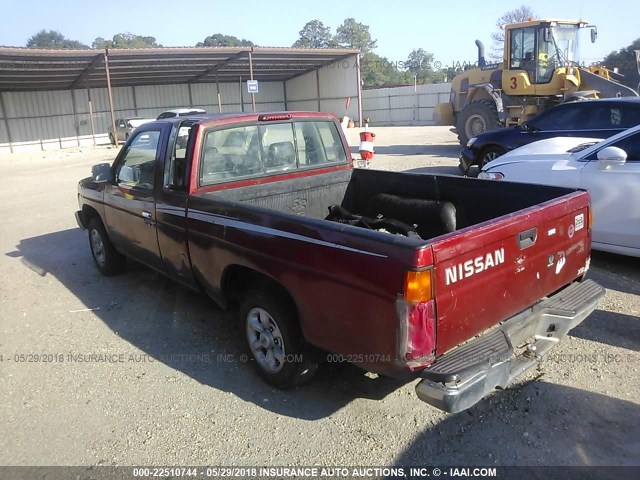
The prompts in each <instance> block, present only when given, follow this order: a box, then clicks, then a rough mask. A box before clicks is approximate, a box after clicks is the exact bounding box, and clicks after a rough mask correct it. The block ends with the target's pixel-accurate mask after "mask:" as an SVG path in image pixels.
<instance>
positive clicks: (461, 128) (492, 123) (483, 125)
mask: <svg viewBox="0 0 640 480" xmlns="http://www.w3.org/2000/svg"><path fill="white" fill-rule="evenodd" d="M501 126H502V125H501V124H500V121H499V119H498V111H497V110H496V105H495V103H493V102H492V101H490V100H478V101H476V102H471V103H470V104H469V105H467V106H466V107H465V108H464V110H462V112H461V113H460V115H458V121H457V125H456V131H457V132H458V140H459V141H460V145H462V146H466V145H467V142H468V141H469V139H470V138H472V137H476V136H478V135H480V134H481V133H484V132H488V131H490V130H495V129H496V128H500V127H501Z"/></svg>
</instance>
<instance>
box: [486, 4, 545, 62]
mask: <svg viewBox="0 0 640 480" xmlns="http://www.w3.org/2000/svg"><path fill="white" fill-rule="evenodd" d="M535 18H536V14H535V13H534V12H533V9H532V8H531V7H529V6H527V5H522V6H520V7H518V8H516V9H515V10H509V11H508V12H506V13H505V14H504V15H502V16H501V17H500V18H498V20H496V27H497V29H498V30H497V31H495V32H494V33H492V34H491V39H492V40H493V51H492V52H491V53H490V54H489V56H490V57H491V59H492V60H496V61H500V60H502V56H503V52H504V26H505V25H508V24H510V23H521V22H526V21H527V20H532V19H535Z"/></svg>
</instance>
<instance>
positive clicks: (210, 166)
mask: <svg viewBox="0 0 640 480" xmlns="http://www.w3.org/2000/svg"><path fill="white" fill-rule="evenodd" d="M200 165H201V168H200V184H201V185H209V184H212V183H216V182H219V181H221V180H226V179H229V178H235V177H246V176H251V175H257V174H260V173H263V172H264V168H263V165H262V156H261V152H260V140H259V136H258V127H257V126H255V125H251V126H248V127H235V128H227V129H224V130H213V131H209V132H207V133H206V135H205V139H204V147H203V149H202V160H201V164H200Z"/></svg>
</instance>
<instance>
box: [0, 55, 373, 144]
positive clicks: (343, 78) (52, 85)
mask: <svg viewBox="0 0 640 480" xmlns="http://www.w3.org/2000/svg"><path fill="white" fill-rule="evenodd" d="M358 54H359V51H358V50H347V49H292V48H265V47H194V48H147V49H111V50H36V49H26V48H0V145H2V144H6V143H8V146H9V149H10V151H13V147H12V145H13V144H14V143H15V140H16V139H15V138H12V123H13V124H14V129H15V130H21V129H24V128H28V127H22V124H20V123H19V122H17V120H24V118H25V117H24V115H25V113H24V112H22V113H21V108H20V106H19V104H20V102H21V100H23V99H27V97H25V96H24V94H26V93H27V92H40V93H42V92H50V93H48V94H45V97H46V96H47V95H48V96H49V97H50V98H54V97H56V92H61V91H71V95H70V102H68V101H67V99H66V97H65V99H64V100H61V102H62V103H65V104H66V103H70V105H66V106H64V107H61V110H60V111H63V112H67V113H63V114H61V115H73V117H74V125H75V130H76V137H78V138H79V137H80V135H79V127H78V121H77V118H78V115H79V113H78V107H77V105H76V104H77V103H78V98H79V97H78V95H76V94H75V93H74V91H78V90H86V92H87V95H88V104H89V116H90V117H91V119H92V118H93V113H92V112H91V91H92V90H93V91H95V90H97V89H106V91H107V94H108V105H109V108H108V111H109V113H110V117H111V118H110V122H109V124H110V126H111V127H112V128H113V126H114V125H113V124H114V121H115V110H116V109H115V108H114V98H113V93H112V92H113V90H114V89H115V90H117V89H121V90H122V88H123V87H130V89H131V93H130V94H127V98H128V100H126V101H125V102H124V103H125V107H123V108H121V109H120V110H121V111H131V112H132V113H135V114H136V115H137V114H138V111H139V110H142V111H145V112H149V113H150V112H151V111H153V110H154V108H152V107H150V106H149V105H148V102H147V104H145V106H144V107H140V106H139V105H138V103H139V102H137V100H136V92H138V96H140V95H141V94H145V93H148V92H146V90H145V89H147V90H148V87H151V86H157V88H162V87H161V86H166V87H170V86H174V87H176V88H179V90H180V92H181V96H180V98H181V99H182V102H183V103H188V104H189V105H188V106H197V105H198V104H199V103H202V102H199V101H198V100H202V98H201V97H202V96H203V95H202V88H203V86H207V85H208V86H214V88H215V90H213V91H211V90H210V89H208V88H209V87H206V88H207V89H208V90H207V93H206V95H205V97H206V99H207V105H208V106H209V107H210V108H211V107H213V108H216V107H217V110H218V111H221V110H222V108H223V103H222V99H221V97H222V96H221V89H222V90H224V88H222V87H223V86H225V85H226V86H227V88H226V90H227V91H229V88H228V85H229V84H235V85H238V86H239V88H240V91H239V95H240V102H239V103H238V102H236V103H234V105H235V106H236V107H237V106H238V105H239V106H240V108H241V109H242V110H244V108H245V101H244V92H243V89H242V87H241V86H242V84H243V82H245V81H246V80H250V79H251V80H258V81H259V82H260V84H261V85H263V84H265V85H272V86H273V85H275V84H278V85H279V84H281V85H282V87H279V86H278V88H277V89H276V90H277V91H278V92H277V93H274V94H273V95H275V96H274V97H273V98H274V101H273V102H271V103H268V102H265V103H268V104H269V105H275V106H284V109H285V110H293V109H311V108H309V107H311V106H312V105H313V103H316V105H315V108H313V109H317V110H321V109H322V107H323V101H324V104H325V107H326V106H327V105H329V106H333V107H335V106H336V101H338V100H340V101H341V102H342V101H343V100H344V99H348V100H347V107H346V108H345V109H349V107H348V105H349V103H350V100H351V98H352V97H354V99H355V100H356V101H357V107H356V108H357V110H356V111H355V112H354V113H355V114H356V115H357V118H358V119H360V118H362V115H361V86H360V64H359V55H358ZM324 72H326V73H327V74H328V75H329V76H326V75H325V73H324ZM321 75H325V80H324V82H322V83H321ZM136 87H138V90H136ZM140 89H142V90H140ZM300 89H303V90H306V91H305V93H304V95H302V96H300V93H299V90H300ZM165 90H166V89H165ZM272 90H273V89H272ZM288 90H292V91H293V90H296V91H298V93H297V94H296V93H295V92H294V93H293V94H291V92H288ZM308 90H315V91H313V92H310V91H308ZM321 90H324V91H325V93H324V96H323V94H322V92H321ZM333 91H335V92H336V94H335V96H331V95H333V93H331V92H333ZM212 93H213V95H212ZM288 93H289V95H288ZM237 94H238V90H237V88H234V94H233V95H235V96H236V97H237ZM354 94H355V95H354ZM273 95H272V96H273ZM196 96H198V97H199V98H195V97H196ZM212 96H213V97H215V98H214V101H209V100H211V97H212ZM228 96H229V95H227V97H228ZM276 97H281V98H278V99H277V101H276ZM314 97H315V98H314ZM234 98H235V97H234ZM314 100H316V102H313V101H314ZM46 101H47V99H46V98H45V99H43V100H42V102H45V103H46ZM176 102H178V100H176ZM312 102H313V103H312ZM7 103H11V105H7ZM23 103H26V100H24V102H23ZM120 103H122V102H120ZM143 103H144V102H143ZM174 103H175V102H174ZM227 103H228V102H227ZM251 104H252V108H253V110H254V111H255V110H256V101H255V95H253V94H252V95H251ZM176 106H178V105H176ZM179 106H187V105H179ZM9 107H11V108H9ZM156 107H157V108H156V110H157V109H158V108H161V106H156ZM300 107H306V108H300ZM38 109H39V110H41V111H43V112H44V111H48V110H47V108H46V106H45V105H41V106H39V107H37V108H35V109H31V110H38ZM334 109H337V108H334ZM351 111H353V109H351ZM36 113H37V112H36ZM27 114H28V115H31V113H30V111H29V112H27ZM20 115H22V117H21V116H20ZM352 116H354V115H352ZM29 118H31V117H29ZM33 118H35V117H33ZM13 120H16V121H15V122H12V121H13ZM92 122H93V120H92ZM66 130H68V128H67V129H66ZM92 130H93V125H92ZM92 135H93V137H94V139H95V132H94V131H92ZM23 137H24V135H23ZM22 139H24V138H22ZM5 140H6V141H5ZM41 143H42V140H41ZM78 143H79V141H78ZM62 145H63V142H62V140H60V146H61V147H62ZM43 148H44V147H43Z"/></svg>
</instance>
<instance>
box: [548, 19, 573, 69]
mask: <svg viewBox="0 0 640 480" xmlns="http://www.w3.org/2000/svg"><path fill="white" fill-rule="evenodd" d="M578 30H579V27H578V25H555V26H553V27H551V42H546V44H545V45H546V49H547V51H546V53H547V54H548V56H549V59H550V60H551V61H553V62H554V63H557V64H558V65H559V66H569V65H573V64H574V63H577V62H578V61H579V60H580V54H579V49H578V46H579V42H578Z"/></svg>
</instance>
